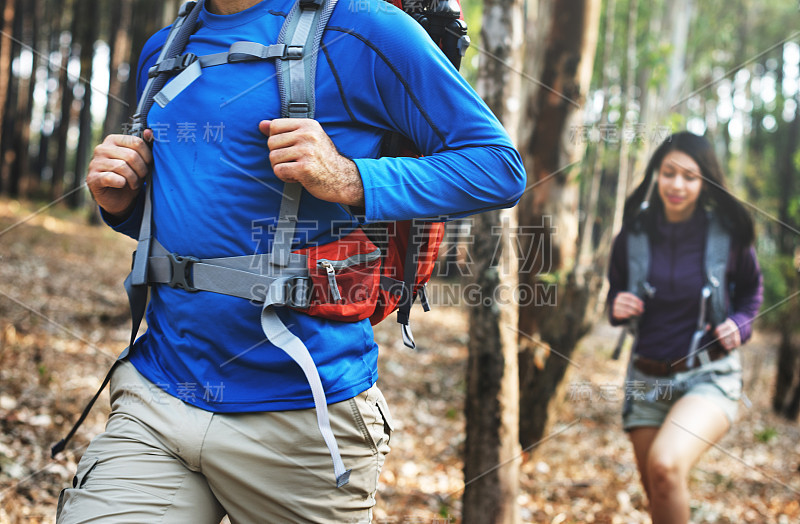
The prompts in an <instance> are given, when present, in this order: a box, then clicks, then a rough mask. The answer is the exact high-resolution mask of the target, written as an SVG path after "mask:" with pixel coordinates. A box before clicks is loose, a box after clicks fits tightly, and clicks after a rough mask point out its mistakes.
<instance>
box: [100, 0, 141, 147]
mask: <svg viewBox="0 0 800 524" xmlns="http://www.w3.org/2000/svg"><path fill="white" fill-rule="evenodd" d="M112 4H113V7H112V9H113V10H114V12H113V15H112V20H113V21H114V22H113V24H112V26H111V28H112V35H111V44H110V52H111V64H110V68H109V69H110V73H111V78H110V82H109V86H108V106H107V109H106V120H105V124H104V125H103V136H106V135H110V134H112V133H121V132H122V131H123V129H122V125H123V123H124V122H125V120H126V119H127V118H128V116H129V113H131V112H132V108H131V107H130V105H129V104H128V103H127V102H126V101H125V87H126V83H127V82H135V77H134V73H135V72H134V69H135V68H136V64H135V63H133V64H130V63H128V62H127V60H128V59H129V57H130V54H131V36H130V35H131V31H132V29H131V19H132V15H133V0H120V1H119V2H113V3H112ZM124 68H127V73H126V72H125V71H124V70H123V69H124Z"/></svg>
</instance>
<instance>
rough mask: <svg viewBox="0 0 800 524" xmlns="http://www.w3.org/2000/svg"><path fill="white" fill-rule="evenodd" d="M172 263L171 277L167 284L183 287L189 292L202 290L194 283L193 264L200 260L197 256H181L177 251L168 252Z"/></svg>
mask: <svg viewBox="0 0 800 524" xmlns="http://www.w3.org/2000/svg"><path fill="white" fill-rule="evenodd" d="M167 258H168V259H169V263H170V269H171V270H172V271H171V274H170V279H169V282H167V285H168V286H169V287H172V288H178V289H183V290H184V291H188V292H189V293H196V292H198V291H200V290H199V289H197V288H196V287H194V286H193V285H192V284H193V282H192V277H191V275H192V265H193V264H194V263H195V262H200V259H199V258H197V257H188V256H181V255H177V254H175V253H169V254H167Z"/></svg>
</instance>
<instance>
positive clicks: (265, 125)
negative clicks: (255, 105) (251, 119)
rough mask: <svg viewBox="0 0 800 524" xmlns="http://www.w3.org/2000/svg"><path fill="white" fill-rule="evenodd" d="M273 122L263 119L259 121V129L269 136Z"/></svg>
mask: <svg viewBox="0 0 800 524" xmlns="http://www.w3.org/2000/svg"><path fill="white" fill-rule="evenodd" d="M271 123H272V121H271V120H262V121H261V122H259V123H258V130H259V131H261V134H262V135H264V136H266V137H269V130H270V127H271Z"/></svg>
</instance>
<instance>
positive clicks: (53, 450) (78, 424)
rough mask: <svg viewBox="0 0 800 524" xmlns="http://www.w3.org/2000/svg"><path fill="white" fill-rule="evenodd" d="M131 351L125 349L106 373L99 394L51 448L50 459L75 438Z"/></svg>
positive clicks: (98, 389)
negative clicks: (113, 375)
mask: <svg viewBox="0 0 800 524" xmlns="http://www.w3.org/2000/svg"><path fill="white" fill-rule="evenodd" d="M129 349H130V348H125V349H124V350H123V352H122V353H120V354H119V356H118V357H117V360H115V361H114V364H112V366H111V369H109V370H108V373H106V377H105V378H104V379H103V383H102V384H100V387H99V388H97V392H96V393H95V394H94V396H93V397H92V399H91V400H90V401H89V403H88V404H86V407H85V408H83V412H82V413H81V416H80V417H78V421H77V422H75V424H74V425H73V426H72V429H70V430H69V433H67V436H66V437H64V438H62V439H61V440H59V441H58V442H56V443H55V444H53V447H51V448H50V458H56V455H58V454H59V453H61V452H62V451H64V448H66V447H67V443H68V442H69V441H70V440H71V439H72V437H73V436H75V432H76V431H78V428H79V427H81V424H83V421H84V420H86V417H87V416H89V412H90V411H91V410H92V407H94V403H95V402H97V399H98V398H100V394H101V393H102V392H103V390H104V389H105V388H106V385H108V383H109V382H110V381H111V375H112V374H113V373H114V370H115V369H117V364H119V363H120V362H122V361H123V360H125V358H127V356H128V350H129Z"/></svg>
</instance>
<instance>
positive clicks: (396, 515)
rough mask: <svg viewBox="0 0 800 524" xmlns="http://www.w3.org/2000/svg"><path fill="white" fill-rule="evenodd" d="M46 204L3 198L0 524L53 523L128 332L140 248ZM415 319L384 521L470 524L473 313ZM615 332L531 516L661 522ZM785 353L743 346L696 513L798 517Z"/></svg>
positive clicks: (588, 361) (391, 351)
mask: <svg viewBox="0 0 800 524" xmlns="http://www.w3.org/2000/svg"><path fill="white" fill-rule="evenodd" d="M35 211H36V208H35V207H34V206H33V205H32V204H29V203H18V202H15V201H12V200H7V199H2V200H0V231H4V233H2V234H0V282H2V285H1V287H0V362H2V366H1V367H0V429H1V430H2V431H1V432H0V523H10V524H16V523H21V522H25V523H39V522H42V523H50V522H53V521H54V516H55V507H56V501H57V499H58V494H59V491H60V490H61V489H62V488H63V487H65V486H67V485H69V484H70V483H71V479H72V475H73V474H74V471H75V466H76V463H77V461H78V460H79V459H80V455H81V453H82V451H83V449H84V448H85V446H86V445H87V444H88V442H89V439H90V438H91V437H92V436H93V435H96V434H98V433H100V432H101V431H102V430H103V426H104V424H105V417H106V416H107V413H108V400H107V399H108V397H107V394H104V395H103V397H101V399H100V401H99V402H98V404H97V406H96V407H95V409H94V410H93V411H92V413H91V414H90V416H89V418H88V419H87V421H86V423H84V425H83V427H82V428H81V430H80V431H79V432H78V434H77V436H76V438H75V441H74V442H73V443H72V444H71V445H70V448H69V449H68V451H67V452H65V453H63V454H62V455H60V456H59V457H58V458H56V459H51V458H50V446H51V445H52V444H53V443H54V442H56V441H57V440H59V439H60V438H62V437H63V436H64V435H65V433H66V431H67V430H68V429H69V427H70V426H71V424H72V422H73V421H74V420H75V419H76V417H77V416H78V414H79V413H80V411H81V410H82V409H83V406H84V405H85V402H86V401H87V400H88V399H89V398H90V397H91V395H92V394H93V393H94V391H95V389H96V388H97V387H98V386H99V385H100V382H101V380H102V378H103V376H104V375H105V373H106V371H107V369H108V367H109V366H110V365H111V363H112V361H113V358H114V357H115V356H116V353H117V352H118V351H120V350H121V349H122V348H123V347H124V346H125V344H126V339H127V336H128V333H127V330H128V329H129V327H128V321H129V320H128V307H127V301H126V299H125V296H124V292H123V290H122V286H121V283H122V280H123V278H124V276H125V274H126V273H127V271H128V269H129V267H130V253H131V251H132V249H133V247H134V243H133V241H131V240H130V239H127V238H124V237H122V236H121V235H117V234H116V233H113V232H112V231H110V230H109V229H108V228H106V227H103V226H100V227H93V226H89V225H86V224H87V220H86V216H85V215H76V214H73V213H68V212H66V211H63V210H59V209H55V210H53V209H51V210H48V212H47V213H40V214H37V215H35V216H32V217H31V214H32V213H34V212H35ZM12 226H13V227H12ZM444 285H446V284H444ZM412 322H413V324H412V326H413V328H414V334H415V336H416V339H417V342H418V349H417V350H411V349H408V348H406V347H405V346H403V344H402V337H401V335H400V331H399V326H398V324H396V323H395V322H394V320H393V317H390V318H389V319H387V320H386V321H384V322H383V323H382V324H381V325H380V326H378V327H377V329H376V338H377V340H378V343H379V344H380V346H381V357H380V379H379V385H380V387H381V389H382V390H383V392H384V395H385V396H386V398H387V400H388V402H389V405H390V407H391V409H392V415H393V418H394V423H395V431H394V434H393V436H392V440H391V447H392V452H391V453H390V454H389V457H388V459H387V462H386V465H385V467H384V469H383V472H382V474H381V477H380V484H379V495H378V504H377V506H376V508H375V512H374V521H375V522H376V523H380V524H393V523H396V524H401V523H402V524H412V523H414V524H434V523H436V524H445V523H447V524H451V523H457V522H459V521H460V507H461V504H460V498H461V496H462V493H463V488H464V478H463V473H462V466H463V463H462V459H461V454H462V452H463V449H464V424H465V422H464V413H463V409H464V407H463V404H464V394H465V390H466V384H465V376H466V358H467V349H466V343H467V331H468V326H467V320H466V318H465V314H464V311H463V310H462V309H460V308H459V307H457V306H452V307H440V308H436V309H434V310H433V311H431V312H429V313H423V312H422V310H421V309H418V308H416V307H415V310H414V311H413V314H412ZM616 336H617V331H616V330H615V329H612V328H610V327H609V326H608V325H606V324H603V323H601V324H600V325H598V326H597V328H596V329H595V330H594V331H593V332H592V333H591V335H590V336H588V337H586V338H585V339H584V340H583V341H582V342H581V344H580V346H579V348H578V349H577V350H576V352H575V353H574V354H573V356H572V360H573V361H574V362H575V365H574V366H572V367H571V369H570V371H569V374H568V375H567V377H566V379H565V380H564V383H563V384H562V388H561V391H560V393H559V395H558V398H557V399H556V400H555V403H556V404H555V406H554V409H553V410H552V419H553V420H551V422H550V428H549V431H548V438H546V439H545V440H544V441H543V442H542V443H541V444H540V445H539V446H537V447H536V448H535V449H532V450H526V451H525V452H524V453H523V459H524V461H523V466H522V475H521V487H520V493H519V496H518V503H519V507H520V510H521V513H522V517H523V522H536V523H538V522H547V523H552V524H560V523H584V522H586V523H592V522H594V523H620V524H623V523H624V524H627V523H646V522H649V517H648V514H647V501H646V498H645V496H644V494H643V491H642V488H641V485H640V484H639V479H638V472H637V470H636V467H635V464H634V459H633V454H632V451H631V447H630V444H629V442H628V440H627V438H626V436H625V434H624V433H623V432H622V430H621V429H620V424H619V419H620V408H621V401H622V398H623V396H624V391H623V390H622V389H621V387H622V386H621V385H622V381H623V375H624V367H625V363H624V362H623V361H613V360H611V359H610V358H609V355H610V353H611V349H612V346H613V344H614V343H615V341H616ZM775 346H776V339H775V338H774V337H773V336H770V335H765V334H758V335H757V336H756V338H755V340H753V341H752V342H751V343H750V344H749V345H748V346H747V347H746V349H745V351H744V361H745V389H746V392H747V394H748V395H749V400H750V401H751V402H752V406H751V407H750V408H746V407H745V406H744V405H741V406H740V414H739V417H738V421H737V423H736V424H735V425H734V427H733V428H732V430H731V431H730V432H729V433H728V434H727V435H726V436H725V437H724V438H723V439H722V441H720V442H719V443H718V445H717V446H715V447H714V448H713V449H711V450H710V451H709V452H707V453H706V454H705V455H704V456H703V458H702V459H701V460H700V462H699V463H698V465H697V467H696V468H694V470H693V471H692V474H691V492H692V515H693V521H694V522H697V523H737V524H738V523H743V522H748V523H759V524H762V523H775V524H788V523H793V522H798V521H800V504H798V500H799V499H800V497H799V496H798V494H800V473H798V462H800V428H799V427H798V425H797V424H796V423H791V422H788V421H786V420H784V419H781V418H779V417H776V416H775V415H773V414H772V412H771V409H770V396H771V393H772V388H773V384H774V374H775V353H774V348H775ZM549 358H554V357H553V356H552V355H551V356H550V357H549ZM521 416H525V413H524V411H523V412H522V414H521Z"/></svg>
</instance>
